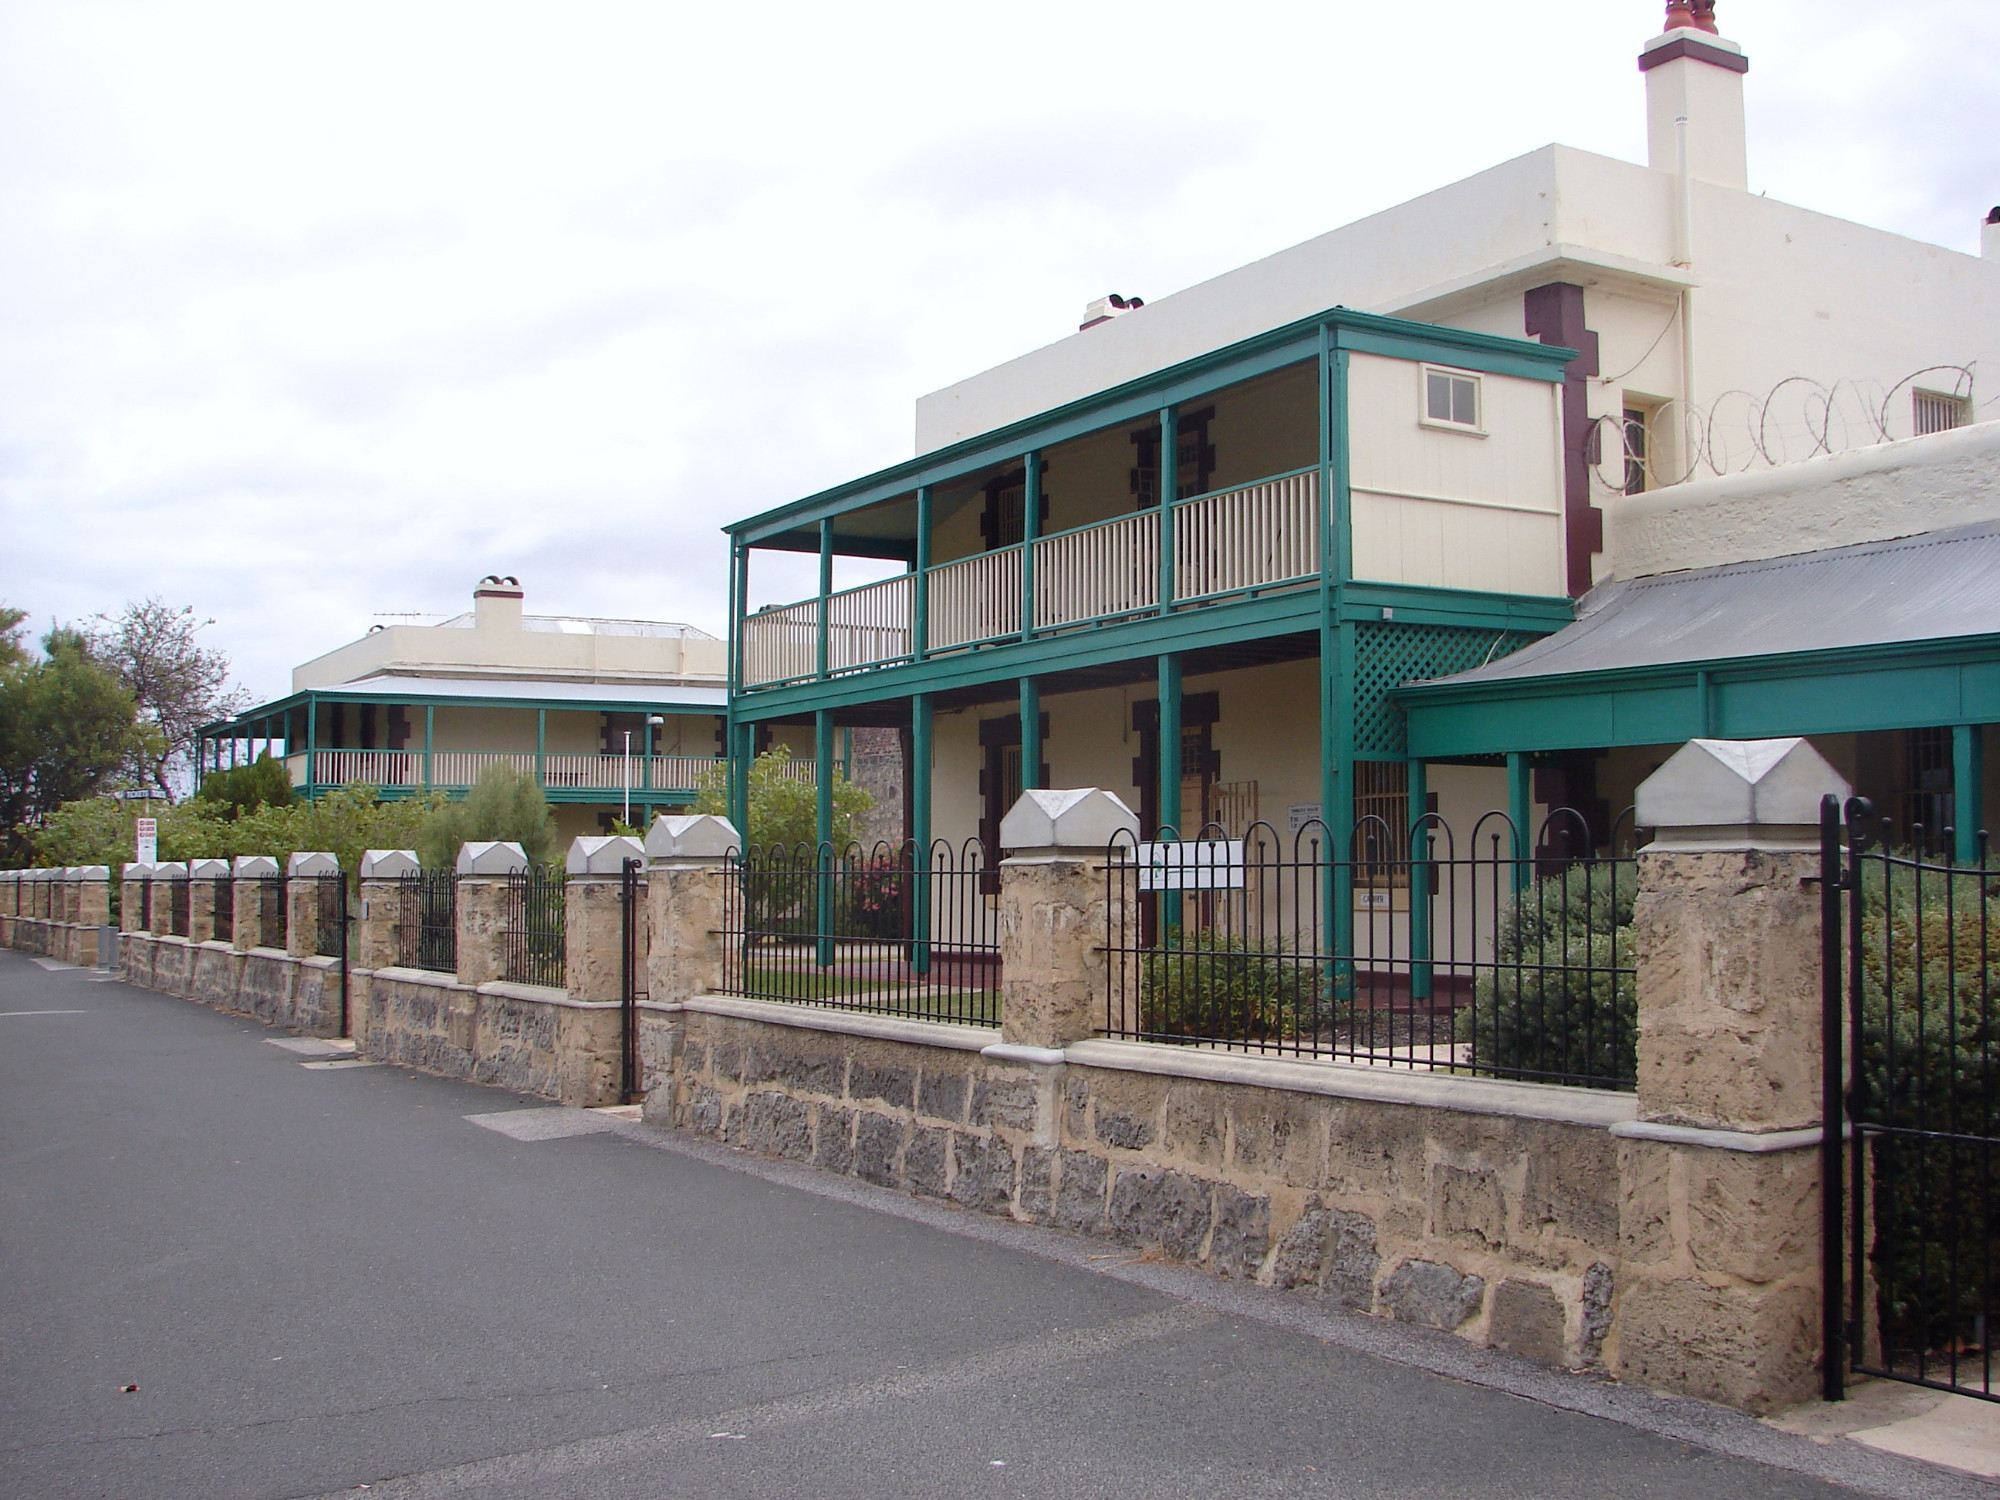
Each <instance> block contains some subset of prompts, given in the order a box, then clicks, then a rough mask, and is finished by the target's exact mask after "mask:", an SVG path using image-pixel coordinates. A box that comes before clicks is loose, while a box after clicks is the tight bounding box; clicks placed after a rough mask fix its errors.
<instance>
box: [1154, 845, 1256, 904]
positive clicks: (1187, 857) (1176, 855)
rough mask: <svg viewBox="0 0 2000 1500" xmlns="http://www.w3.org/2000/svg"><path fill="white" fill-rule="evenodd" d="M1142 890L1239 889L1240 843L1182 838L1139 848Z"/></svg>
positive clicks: (1240, 873) (1241, 872) (1240, 885)
mask: <svg viewBox="0 0 2000 1500" xmlns="http://www.w3.org/2000/svg"><path fill="white" fill-rule="evenodd" d="M1138 865H1139V889H1140V890H1142V891H1239V890H1241V889H1243V840H1241V839H1183V840H1181V841H1179V842H1176V843H1171V844H1141V845H1140V846H1139V857H1138Z"/></svg>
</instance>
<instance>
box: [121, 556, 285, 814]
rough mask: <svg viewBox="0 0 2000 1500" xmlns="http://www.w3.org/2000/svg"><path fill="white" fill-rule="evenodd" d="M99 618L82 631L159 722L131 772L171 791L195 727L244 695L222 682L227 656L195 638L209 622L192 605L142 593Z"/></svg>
mask: <svg viewBox="0 0 2000 1500" xmlns="http://www.w3.org/2000/svg"><path fill="white" fill-rule="evenodd" d="M98 621H99V624H98V627H97V628H96V629H94V630H92V631H91V633H90V635H89V646H90V651H91V653H92V655H94V656H96V657H97V659H98V660H99V661H101V662H103V663H104V665H105V666H107V667H109V668H110V669H111V671H112V672H114V673H116V674H117V677H118V680H119V681H120V682H122V683H123V684H124V685H125V687H126V690H127V691H128V692H130V693H131V694H132V698H133V701H134V702H135V703H136V704H137V705H138V708H139V713H140V715H141V716H142V717H144V718H146V719H148V720H150V721H151V722H152V723H153V724H155V725H156V726H157V727H158V729H159V737H158V740H157V742H155V743H153V744H151V745H149V746H147V747H146V748H145V749H144V750H143V751H142V752H141V753H140V754H139V755H137V756H136V757H135V758H134V763H133V765H132V772H133V775H134V778H135V779H136V780H138V781H140V782H143V783H146V784H149V785H152V786H156V787H158V788H159V789H160V790H161V791H162V792H165V793H166V794H167V795H168V796H172V795H174V791H175V784H176V779H177V776H178V775H179V774H180V773H182V772H183V771H184V770H185V769H186V767H187V766H188V765H189V764H190V763H191V759H192V756H193V752H194V743H195V735H196V732H197V731H198V730H200V728H201V726H202V725H204V724H208V723H213V722H214V721H215V720H217V719H223V718H227V717H228V716H229V715H230V714H232V713H234V712H236V710H237V709H239V708H241V707H242V706H243V705H244V704H245V703H246V702H248V701H249V700H248V698H247V697H246V695H245V694H243V693H241V692H236V691H231V690H229V689H228V688H227V687H226V686H225V684H226V683H227V682H228V680H229V658H228V656H227V655H225V654H224V653H223V652H221V651H219V650H215V649H213V648H210V647H205V646H203V645H201V644H200V642H199V641H198V640H196V637H197V636H198V635H199V634H200V633H201V631H202V630H204V629H206V628H207V627H208V626H210V625H213V624H214V623H215V622H214V621H213V620H197V619H196V618H195V616H194V610H193V609H192V608H190V607H188V606H186V605H182V606H181V607H180V608H178V609H177V608H175V607H174V606H173V605H171V604H168V603H167V602H166V601H165V600H163V599H161V598H160V597H159V596H157V595H149V596H148V597H147V598H145V599H142V600H140V601H139V602H138V603H136V604H128V605H126V606H125V609H124V612H123V613H122V614H119V615H117V616H116V617H112V616H109V615H99V616H98ZM183 784H184V783H183Z"/></svg>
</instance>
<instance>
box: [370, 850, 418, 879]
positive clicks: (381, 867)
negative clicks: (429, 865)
mask: <svg viewBox="0 0 2000 1500" xmlns="http://www.w3.org/2000/svg"><path fill="white" fill-rule="evenodd" d="M421 869H423V865H422V864H421V863H419V862H418V859H417V851H416V850H414V849H367V850H364V851H362V855H361V878H362V879H363V880H396V879H400V878H401V877H402V876H405V875H415V874H416V873H417V872H418V871H420V870H421Z"/></svg>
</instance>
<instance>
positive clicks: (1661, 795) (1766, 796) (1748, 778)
mask: <svg viewBox="0 0 2000 1500" xmlns="http://www.w3.org/2000/svg"><path fill="white" fill-rule="evenodd" d="M1850 791H1851V788H1850V787H1849V786H1848V784H1847V781H1846V779H1845V778H1844V777H1843V776H1841V774H1840V773H1839V772H1838V771H1836V770H1834V768H1833V767H1832V766H1831V765H1829V764H1828V763H1827V760H1826V757H1825V756H1823V755H1821V754H1820V753H1819V751H1817V750H1815V749H1814V748H1813V747H1812V745H1810V744H1809V743H1808V742H1807V741H1805V740H1803V739H1798V738H1793V739H1782V740H1689V741H1688V742H1687V743H1686V744H1685V745H1683V746H1681V748H1680V749H1678V750H1676V751H1675V752H1674V753H1673V754H1672V755H1671V756H1669V757H1668V759H1667V762H1666V764H1665V765H1663V766H1661V767H1660V769H1659V770H1657V771H1655V772H1654V773H1653V774H1652V775H1651V776H1648V777H1647V778H1646V779H1645V780H1644V781H1642V782H1640V783H1639V790H1638V795H1637V798H1636V806H1635V810H1634V813H1633V818H1634V820H1635V821H1636V822H1637V823H1638V825H1639V826H1640V827H1641V828H1650V829H1652V830H1653V842H1652V844H1651V845H1650V847H1651V848H1653V849H1657V850H1669V849H1677V850H1705V849H1713V850H1722V849H1809V848H1815V847H1817V846H1818V843H1819V809H1820V799H1821V798H1823V797H1826V796H1829V795H1831V796H1834V797H1838V798H1839V799H1840V800H1841V801H1842V802H1843V803H1844V802H1845V801H1846V800H1847V797H1848V795H1849V792H1850Z"/></svg>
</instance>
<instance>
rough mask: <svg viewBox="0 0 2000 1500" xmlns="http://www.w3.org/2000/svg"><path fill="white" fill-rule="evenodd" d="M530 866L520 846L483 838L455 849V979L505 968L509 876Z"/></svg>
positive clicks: (495, 975) (478, 978) (476, 978)
mask: <svg viewBox="0 0 2000 1500" xmlns="http://www.w3.org/2000/svg"><path fill="white" fill-rule="evenodd" d="M527 868H528V855H527V852H526V851H525V850H523V849H522V848H521V846H520V845H519V844H514V843H499V842H493V841H490V840H488V841H482V842H479V843H473V844H461V845H460V846H459V850H458V982H459V983H460V984H475V985H477V984H485V983H487V982H488V981H489V980H494V979H499V978H501V977H502V976H504V975H505V974H506V972H507V877H508V876H509V875H518V874H519V873H521V872H522V871H523V870H526V869H527Z"/></svg>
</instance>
